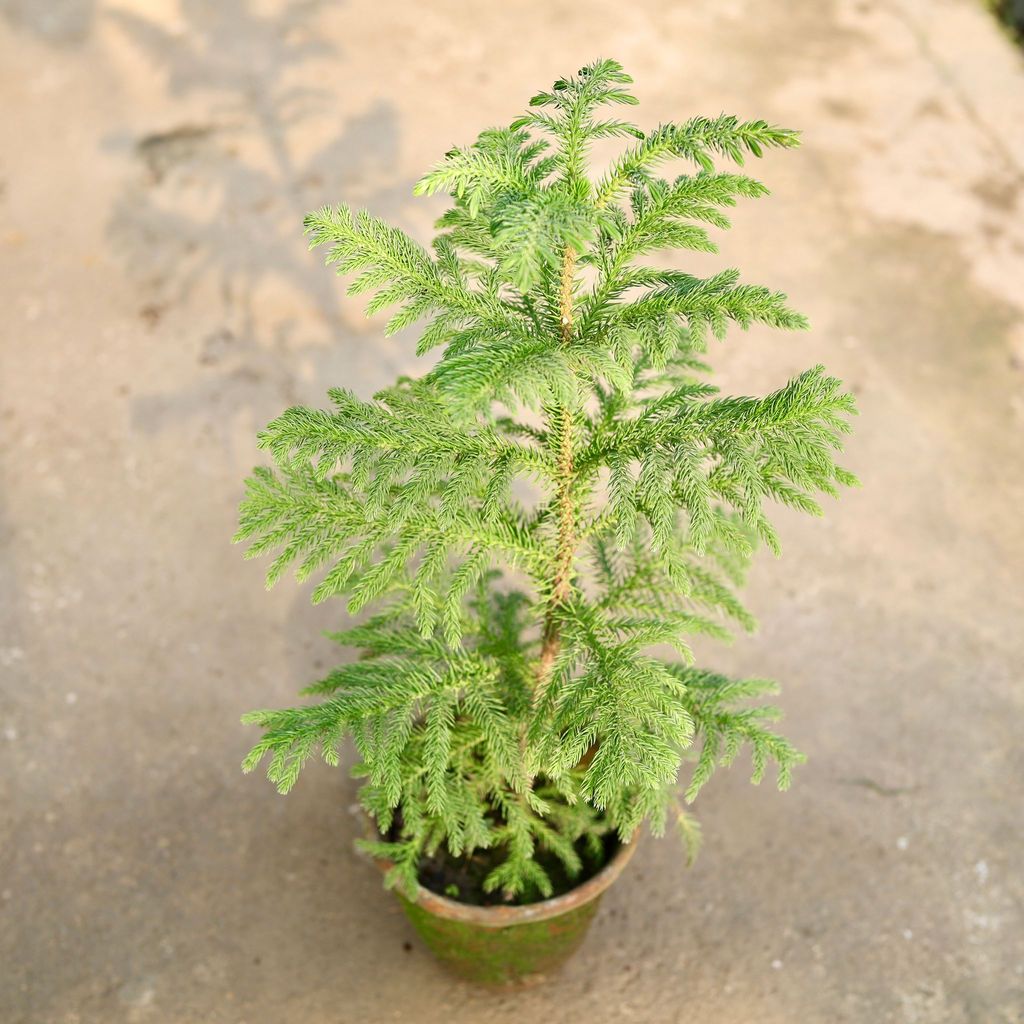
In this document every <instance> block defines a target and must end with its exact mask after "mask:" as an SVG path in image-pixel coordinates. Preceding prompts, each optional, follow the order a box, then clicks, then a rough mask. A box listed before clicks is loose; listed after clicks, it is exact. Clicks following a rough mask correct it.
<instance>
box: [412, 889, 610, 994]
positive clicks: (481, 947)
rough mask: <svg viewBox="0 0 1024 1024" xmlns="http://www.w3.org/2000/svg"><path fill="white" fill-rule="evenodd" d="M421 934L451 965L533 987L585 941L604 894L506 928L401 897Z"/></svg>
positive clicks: (481, 977) (467, 974)
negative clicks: (442, 913) (469, 920)
mask: <svg viewBox="0 0 1024 1024" xmlns="http://www.w3.org/2000/svg"><path fill="white" fill-rule="evenodd" d="M399 900H400V902H401V904H402V909H403V910H404V911H405V913H406V916H407V917H408V918H409V920H410V921H411V922H412V926H413V927H414V928H415V929H416V931H417V933H418V934H419V936H420V938H421V939H422V940H423V942H424V943H425V944H426V946H427V947H428V948H429V949H430V951H431V952H432V953H433V954H434V955H435V956H436V957H437V958H438V959H439V960H440V961H441V962H442V963H444V965H445V966H446V967H448V968H449V969H451V970H452V971H454V972H455V973H456V974H458V975H459V976H460V977H462V978H465V979H466V980H468V981H473V982H476V983H477V984H482V985H506V986H507V985H516V984H518V985H528V984H530V983H531V982H533V983H537V982H540V981H543V979H544V977H545V975H547V974H550V973H551V972H552V971H554V970H556V969H557V968H558V967H561V965H562V964H563V963H565V961H566V960H567V959H568V958H569V957H570V956H571V955H572V954H573V953H574V952H575V951H576V949H577V948H578V947H579V945H580V943H581V942H582V941H583V938H584V936H585V935H586V933H587V929H588V927H589V926H590V922H591V921H592V920H593V918H594V915H595V914H596V913H597V908H598V906H599V905H600V902H601V897H600V896H597V897H595V898H594V899H592V900H590V901H589V902H587V903H583V904H582V905H580V906H578V907H575V908H574V909H572V910H568V911H566V912H565V913H562V914H559V915H558V916H556V917H549V918H546V919H545V920H542V921H530V922H526V923H523V924H511V925H507V926H505V927H502V928H481V927H480V926H479V925H476V924H471V923H467V922H465V921H458V920H453V919H452V918H447V917H440V916H438V915H437V914H434V913H431V912H430V911H429V910H425V909H424V908H423V907H422V906H421V905H420V904H419V903H411V902H410V901H409V900H407V899H405V898H404V897H403V896H399Z"/></svg>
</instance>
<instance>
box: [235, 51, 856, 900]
mask: <svg viewBox="0 0 1024 1024" xmlns="http://www.w3.org/2000/svg"><path fill="white" fill-rule="evenodd" d="M630 82H631V79H630V78H629V77H628V76H627V75H626V74H625V73H624V72H623V70H622V68H621V66H620V65H619V64H618V63H616V62H615V61H611V60H600V61H597V62H596V63H594V64H591V65H589V66H588V67H585V68H582V69H581V70H580V71H579V72H578V73H577V74H576V75H575V76H573V77H569V78H563V79H560V80H559V81H557V82H555V84H554V86H553V87H552V89H551V91H550V92H542V93H539V94H538V95H536V96H534V97H533V99H532V100H531V101H530V109H529V112H528V113H526V114H524V115H523V116H522V117H519V118H517V119H516V120H515V121H513V123H512V124H511V125H510V126H509V127H508V128H500V129H488V130H486V131H484V132H483V133H481V135H480V136H479V138H478V139H477V141H476V142H475V143H474V144H473V145H471V146H468V147H466V148H455V149H452V150H450V151H449V152H448V153H447V154H446V155H445V158H444V160H443V161H442V162H441V163H440V164H439V165H438V166H437V167H436V168H435V169H434V170H432V171H431V172H430V173H428V174H427V175H426V176H425V177H424V178H422V179H421V180H420V182H419V183H418V185H417V186H416V193H417V194H420V195H429V194H433V193H438V192H444V193H447V194H448V195H450V196H451V197H452V206H451V208H450V209H449V210H448V212H447V213H445V214H444V216H443V217H441V219H440V220H439V221H438V224H437V226H438V228H439V234H438V235H437V237H436V238H435V239H434V241H433V244H432V247H431V248H430V249H429V250H428V249H425V248H423V247H422V246H421V245H420V244H418V243H417V242H416V241H414V240H413V239H412V238H410V237H409V236H408V235H406V234H404V233H403V232H402V231H400V230H399V229H397V228H395V227H392V226H390V225H388V224H386V223H384V222H383V221H380V220H378V219H377V218H375V217H374V216H373V215H372V214H371V213H369V212H366V211H354V210H351V209H349V208H348V207H346V206H338V207H325V208H323V209H321V210H318V211H317V212H316V213H313V214H310V215H309V217H307V219H306V229H307V232H308V234H309V235H310V238H311V241H312V245H313V246H324V247H326V253H327V262H328V264H330V265H333V266H334V267H335V268H336V269H337V271H338V273H339V274H343V275H347V276H349V277H351V283H350V284H349V288H348V291H349V294H352V295H362V294H369V295H371V296H372V298H371V299H370V301H369V306H368V312H369V314H371V315H372V314H375V313H378V312H380V311H382V310H384V309H391V310H392V312H391V314H390V319H389V320H388V321H387V325H386V327H385V333H387V334H393V333H395V332H397V331H401V330H403V329H405V328H411V327H412V326H413V325H417V329H418V331H419V344H418V348H417V352H418V353H426V352H429V351H432V350H435V349H440V352H441V354H440V356H439V358H438V359H437V361H436V363H435V365H434V366H433V368H432V369H431V370H430V371H429V372H427V373H425V374H424V375H423V376H421V377H419V378H417V379H414V380H407V379H403V380H400V381H399V382H397V383H396V384H395V385H394V386H393V387H390V388H387V389H385V390H384V391H381V392H380V393H378V394H377V395H375V396H374V397H373V398H372V400H369V401H367V400H364V399H363V398H360V397H358V396H357V395H356V394H354V393H353V392H351V391H348V390H344V389H340V388H338V389H334V390H332V391H330V392H329V394H330V398H331V401H332V403H333V408H332V409H331V410H330V411H322V410H318V409H308V408H293V409H289V410H287V411H286V412H284V413H283V414H282V415H281V416H279V417H278V418H277V419H276V420H274V421H273V422H272V423H271V424H270V425H269V426H268V427H267V428H266V430H265V431H264V432H263V433H262V434H261V435H260V438H259V443H260V446H261V447H262V448H264V449H266V450H267V451H268V452H270V454H271V455H272V456H273V460H274V468H273V469H268V468H262V469H257V470H256V471H255V473H254V475H253V477H252V478H251V479H250V480H249V481H248V482H247V493H246V497H245V499H244V501H243V503H242V506H241V526H240V529H239V531H238V534H237V537H236V539H237V540H245V541H250V542H251V544H250V547H249V548H248V551H247V555H248V556H252V557H255V556H259V555H264V554H268V553H270V552H276V557H275V558H274V560H273V562H272V564H271V565H270V569H269V573H268V584H273V583H274V582H276V581H277V580H278V578H279V577H280V576H281V575H282V574H283V573H284V572H285V570H286V569H287V568H288V567H289V566H291V565H293V564H294V565H296V566H297V568H296V575H297V577H298V579H299V580H300V581H301V580H306V579H307V578H309V577H312V576H314V575H316V576H318V582H317V584H316V586H315V589H314V590H313V600H314V601H316V602H319V601H323V600H325V599H327V598H329V597H334V596H336V595H343V596H344V597H346V598H347V604H348V610H349V612H350V613H352V614H356V613H359V612H361V611H362V610H363V609H364V608H371V609H372V613H371V614H369V615H368V616H367V617H363V618H362V619H361V620H360V621H358V624H356V625H351V626H349V628H347V629H344V630H342V631H341V632H338V633H335V634H332V635H333V638H334V640H336V641H337V642H338V643H339V644H341V645H344V646H346V647H351V648H356V649H358V650H359V651H360V652H361V656H360V657H359V658H358V659H357V660H348V661H346V662H345V663H343V664H341V665H340V666H339V667H338V668H336V669H334V670H333V671H331V672H330V673H329V674H328V675H327V676H326V677H325V678H324V679H322V680H320V681H319V682H315V683H313V685H311V686H310V687H309V688H308V689H307V690H306V691H305V692H306V693H307V694H308V695H309V696H311V697H313V698H314V701H313V702H312V703H308V704H306V705H304V706H301V707H296V708H291V709H287V710H280V711H257V712H253V713H251V714H249V715H247V716H246V718H245V720H246V721H248V722H251V723H254V724H256V725H258V726H260V727H261V728H262V729H263V736H262V739H260V740H259V742H258V743H256V745H255V746H254V747H253V749H252V751H251V752H250V754H249V755H248V757H247V758H246V760H245V765H244V767H245V768H246V770H251V769H253V768H255V767H256V766H257V765H258V764H259V763H260V761H261V760H262V759H263V758H264V757H265V756H269V769H268V774H269V777H270V779H271V780H272V781H273V782H274V783H276V785H277V786H278V788H279V789H280V790H281V791H282V792H286V791H287V790H289V789H290V788H291V787H292V786H293V785H294V783H295V781H296V779H297V778H298V775H299V771H300V769H301V767H302V765H303V763H304V762H305V761H306V760H307V758H309V757H310V756H311V755H312V754H314V753H315V752H317V751H319V753H320V754H321V756H322V757H323V758H324V759H325V760H326V761H327V762H329V763H331V764H336V763H337V762H338V757H339V755H338V748H339V744H340V743H341V741H342V740H343V738H344V737H346V736H350V737H351V738H352V740H353V741H354V744H355V747H356V750H357V751H358V756H359V763H358V765H357V767H356V769H355V770H356V772H357V774H358V775H359V776H361V777H362V779H363V780H364V781H363V783H362V786H361V789H360V799H361V802H362V804H363V806H364V807H365V809H366V811H367V812H368V813H369V814H370V815H371V816H372V818H373V819H374V820H375V822H376V825H377V828H378V830H379V833H380V836H381V838H380V840H379V841H376V842H370V843H368V844H367V845H368V847H369V849H370V850H371V852H373V853H374V854H375V855H378V856H381V857H386V858H387V859H388V860H390V861H391V862H392V863H393V864H394V865H395V867H394V869H393V871H392V872H391V873H390V875H389V877H388V881H389V883H390V884H398V885H400V886H401V887H402V888H403V889H404V890H405V891H407V892H414V891H415V889H416V886H417V880H418V877H419V873H420V871H421V867H422V865H423V863H424V862H425V860H427V859H428V858H430V857H432V856H434V855H436V853H437V851H438V850H441V851H446V855H447V856H449V857H454V858H460V857H463V858H465V857H469V856H470V855H472V854H474V853H479V852H480V851H488V852H489V855H490V860H489V862H488V863H489V864H490V865H491V866H490V869H489V872H488V874H487V876H486V879H485V880H484V883H483V887H484V888H485V889H486V890H487V891H488V892H493V893H495V894H496V898H504V899H513V900H518V901H527V900H532V899H537V898H542V897H545V896H547V895H549V894H551V892H552V891H553V885H554V883H553V880H552V875H553V872H552V870H551V865H552V864H553V863H554V864H556V865H557V866H558V871H559V873H561V874H562V875H564V877H567V878H569V879H573V878H578V877H579V876H580V873H581V871H582V870H583V861H584V859H586V858H587V857H588V856H596V855H598V854H599V853H600V851H601V848H602V839H603V837H605V836H606V835H609V834H617V835H618V837H619V838H620V839H621V840H622V841H628V840H629V839H630V838H631V837H632V836H633V834H634V833H635V831H636V829H637V828H638V827H639V826H640V825H641V824H642V823H643V822H644V821H647V822H648V823H649V825H650V827H651V829H652V830H653V831H654V832H655V833H660V832H662V831H663V830H664V829H665V826H666V824H667V822H668V821H669V820H673V821H675V822H676V823H678V827H679V830H680V833H681V835H682V836H683V838H684V840H685V841H686V843H687V847H688V850H689V852H690V854H691V855H692V853H693V851H694V849H695V847H696V842H697V839H698V838H699V831H698V829H697V826H696V822H695V821H694V820H693V819H692V818H691V816H690V815H689V814H688V812H686V811H684V810H683V808H682V805H681V803H680V802H679V801H678V800H677V799H676V796H675V793H676V789H677V786H678V785H679V781H678V780H679V774H680V771H681V768H682V767H683V766H684V765H685V766H686V772H685V774H686V778H685V779H684V784H685V785H684V789H683V791H684V794H685V800H686V801H692V800H693V799H694V798H695V797H696V796H697V793H698V792H699V791H700V789H701V787H702V786H703V785H704V784H705V783H706V782H707V781H708V779H709V777H710V776H711V774H712V773H713V772H714V770H715V769H716V767H718V766H720V765H724V764H728V763H729V762H731V761H732V760H733V759H734V758H735V757H736V756H737V754H739V752H740V751H741V750H742V749H745V748H749V750H750V753H751V757H752V762H753V781H754V782H758V781H759V780H760V779H761V777H762V775H763V774H764V772H765V770H766V767H767V765H768V763H769V762H774V764H775V766H776V769H777V775H778V784H779V786H780V788H785V787H786V786H787V785H788V784H789V779H790V771H791V769H792V767H793V766H794V765H795V764H796V763H797V762H798V761H800V760H802V757H801V755H800V754H799V753H798V752H797V751H796V750H795V749H794V748H793V747H792V746H791V745H790V743H789V742H787V741H786V740H785V739H784V738H782V737H781V736H779V735H778V734H777V733H775V732H774V731H773V730H772V728H771V723H772V720H773V719H774V718H776V717H777V712H776V710H775V709H774V708H772V707H769V706H765V705H764V704H762V703H760V702H759V699H760V698H762V697H763V696H764V695H766V694H769V693H771V692H773V689H774V688H773V686H772V685H771V684H770V683H768V682H766V681H764V680H760V679H740V680H736V679H729V678H726V677H724V676H722V675H719V674H716V673H714V672H711V671H707V670H705V669H701V668H698V667H696V666H695V665H694V664H693V663H692V659H691V657H690V652H689V648H688V646H687V642H686V638H687V636H691V635H694V634H710V635H712V636H716V637H719V636H720V637H728V635H729V633H728V626H729V625H730V624H732V625H735V626H738V627H739V628H742V629H748V630H749V629H751V628H752V626H753V620H752V618H751V616H750V614H749V613H748V611H747V610H746V609H745V608H744V606H743V605H742V604H741V603H740V601H739V599H738V598H737V596H736V588H737V586H738V585H740V583H741V582H742V576H743V571H744V567H745V564H746V562H747V560H748V558H749V556H750V553H751V550H752V547H753V545H754V544H755V542H757V541H761V542H763V543H764V544H766V545H767V546H768V547H769V548H771V549H772V550H773V551H777V550H778V540H777V536H776V533H775V531H774V530H773V528H772V525H771V523H770V522H769V520H768V517H767V507H768V506H769V504H770V503H772V502H781V503H782V504H784V505H788V506H791V507H793V508H796V509H799V510H801V511H804V512H809V513H811V514H815V515H817V514H820V511H821V509H820V507H819V505H818V503H817V496H818V495H820V494H826V495H835V494H836V492H837V489H838V487H839V486H840V485H847V484H851V483H853V482H854V479H853V477H852V476H851V474H850V473H848V472H847V471H846V470H844V469H842V468H841V467H840V466H838V465H837V464H836V462H835V457H836V453H837V452H838V451H839V450H840V448H841V444H840V441H841V438H842V435H843V434H844V433H845V432H846V431H847V430H848V422H847V417H848V415H850V414H852V413H853V412H854V405H853V400H852V398H851V396H850V395H849V394H846V393H844V391H843V390H842V386H841V383H840V381H838V380H836V379H834V378H832V377H829V376H827V375H826V374H825V372H824V370H823V368H822V367H820V366H817V367H814V368H813V369H810V370H807V371H806V372H805V373H802V374H800V375H799V376H797V377H795V378H793V379H792V380H790V381H789V382H788V383H787V384H785V385H784V386H783V387H781V388H779V390H777V391H775V392H773V393H772V394H769V395H766V396H764V397H760V398H746V397H722V396H720V395H719V394H718V392H717V389H716V388H714V387H713V386H711V385H710V384H708V383H706V381H705V378H706V375H707V373H708V372H709V368H708V367H707V366H706V365H705V364H704V362H703V359H704V354H705V351H706V349H707V346H708V337H709V335H710V336H713V337H714V338H718V339H721V338H723V337H724V335H725V334H726V331H727V329H728V328H729V327H730V326H732V325H736V326H738V327H740V328H747V327H748V326H750V325H751V324H766V325H769V326H771V327H778V328H784V329H790V330H792V329H803V328H805V327H806V322H805V320H804V318H803V317H802V316H801V315H800V314H798V313H796V312H794V311H793V310H792V309H790V308H789V307H788V306H787V304H786V297H785V296H784V295H782V294H780V293H779V292H775V291H770V290H769V289H767V288H764V287H761V286H758V285H751V284H745V283H741V281H740V278H739V274H738V272H737V271H735V270H723V271H721V272H720V273H717V274H715V275H713V276H712V277H707V278H700V277H696V276H693V275H691V274H688V273H685V272H683V271H680V270H674V269H659V268H657V267H656V266H651V265H650V263H649V261H644V259H643V258H644V257H647V256H649V255H650V254H652V253H655V252H658V251H661V250H672V249H681V250H690V251H696V252H702V253H714V252H715V251H716V248H715V244H714V242H713V241H712V239H711V237H710V235H709V231H708V229H709V228H727V227H728V226H729V221H728V219H727V217H726V214H725V211H726V210H727V209H728V208H730V207H732V206H734V205H736V203H737V201H738V200H743V199H754V198H758V197H760V196H763V195H765V194H766V192H767V190H766V189H765V187H764V186H763V185H761V184H760V183H759V182H757V181H756V180H754V179H753V178H750V177H747V176H746V175H744V174H741V173H738V172H737V171H736V170H734V169H730V170H717V169H716V158H720V159H721V161H723V162H726V163H731V164H733V165H742V164H743V162H744V159H745V158H746V157H748V156H755V157H759V156H761V155H762V152H763V151H764V150H767V149H773V148H789V147H793V146H795V145H797V135H796V133H794V132H792V131H789V130H786V129H782V128H777V127H774V126H772V125H769V124H766V123H765V122H764V121H740V120H738V119H737V118H735V117H728V116H720V117H716V118H706V117H694V118H691V119H690V120H688V121H685V122H682V123H679V124H666V125H662V126H660V127H658V128H657V129H655V130H654V131H652V132H648V133H645V132H643V131H641V130H639V129H638V128H637V127H636V126H635V125H633V124H631V123H629V122H628V121H624V120H620V119H618V118H616V117H614V116H611V111H610V110H609V108H614V107H615V106H618V105H631V104H635V103H636V100H635V99H634V97H633V96H632V95H631V94H630V93H629V92H628V91H627V87H628V86H629V84H630ZM608 138H622V139H624V140H626V141H625V143H624V149H623V151H622V152H621V155H619V156H618V158H617V159H615V160H614V162H613V163H612V164H611V166H610V167H608V168H607V170H605V171H604V173H601V174H594V173H592V172H591V171H590V168H589V166H588V154H589V150H590V149H591V144H592V143H594V142H595V141H596V140H599V139H608ZM673 161H676V162H677V163H678V162H679V161H682V162H683V164H684V166H685V170H684V172H683V173H682V174H679V175H678V176H677V177H662V176H660V175H661V174H663V173H664V171H665V168H666V166H669V165H670V164H671V162H673ZM676 169H678V167H677V168H676ZM664 645H671V647H673V648H675V651H676V652H678V653H677V654H676V655H673V656H671V657H669V658H665V657H661V656H659V655H658V654H657V653H656V649H657V648H659V647H660V648H661V649H662V650H663V649H664Z"/></svg>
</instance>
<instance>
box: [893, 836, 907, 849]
mask: <svg viewBox="0 0 1024 1024" xmlns="http://www.w3.org/2000/svg"><path fill="white" fill-rule="evenodd" d="M909 845H910V840H909V839H908V838H907V837H906V836H900V837H899V839H897V840H896V849H897V850H905V849H906V848H907V847H908V846H909Z"/></svg>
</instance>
